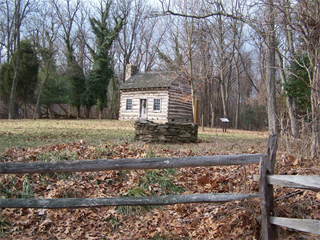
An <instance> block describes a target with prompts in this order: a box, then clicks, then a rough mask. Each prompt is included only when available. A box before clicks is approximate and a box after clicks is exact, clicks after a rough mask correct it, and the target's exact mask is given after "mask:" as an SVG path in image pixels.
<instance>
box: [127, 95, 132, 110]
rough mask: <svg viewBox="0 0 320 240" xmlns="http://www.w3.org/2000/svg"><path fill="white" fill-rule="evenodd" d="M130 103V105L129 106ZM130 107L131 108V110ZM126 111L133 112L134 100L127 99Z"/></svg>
mask: <svg viewBox="0 0 320 240" xmlns="http://www.w3.org/2000/svg"><path fill="white" fill-rule="evenodd" d="M129 102H130V104H129ZM129 106H130V108H129ZM126 111H128V112H132V98H127V99H126Z"/></svg>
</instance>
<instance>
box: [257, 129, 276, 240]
mask: <svg viewBox="0 0 320 240" xmlns="http://www.w3.org/2000/svg"><path fill="white" fill-rule="evenodd" d="M277 140H278V138H277V136H276V135H270V136H269V141H268V150H267V154H268V156H266V157H261V160H260V181H259V189H260V207H261V239H263V240H273V239H276V229H275V228H276V227H275V225H272V224H270V219H269V216H274V201H273V186H272V185H270V184H268V183H267V175H272V174H273V173H274V166H275V161H276V152H277V148H278V142H277Z"/></svg>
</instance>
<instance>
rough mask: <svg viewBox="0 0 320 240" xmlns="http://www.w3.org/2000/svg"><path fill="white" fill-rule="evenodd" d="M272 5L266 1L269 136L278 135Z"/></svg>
mask: <svg viewBox="0 0 320 240" xmlns="http://www.w3.org/2000/svg"><path fill="white" fill-rule="evenodd" d="M273 8H274V4H273V0H267V1H266V30H267V31H266V40H265V41H266V45H267V51H266V81H267V92H268V123H269V134H276V135H278V122H277V121H278V120H277V107H276V90H275V77H276V76H275V74H276V60H275V47H276V44H275V30H274V9H273Z"/></svg>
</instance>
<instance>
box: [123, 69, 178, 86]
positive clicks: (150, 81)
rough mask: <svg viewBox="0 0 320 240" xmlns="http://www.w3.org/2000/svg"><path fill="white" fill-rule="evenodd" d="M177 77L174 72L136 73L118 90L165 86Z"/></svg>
mask: <svg viewBox="0 0 320 240" xmlns="http://www.w3.org/2000/svg"><path fill="white" fill-rule="evenodd" d="M177 77H178V75H177V73H175V72H147V73H136V74H135V75H133V76H131V77H130V78H129V79H128V80H127V81H125V82H124V83H123V84H122V85H121V86H120V90H129V89H147V88H167V87H169V86H170V85H171V83H172V82H173V81H174V80H175V79H176V78H177Z"/></svg>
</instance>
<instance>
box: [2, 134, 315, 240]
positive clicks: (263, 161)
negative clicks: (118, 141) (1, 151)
mask: <svg viewBox="0 0 320 240" xmlns="http://www.w3.org/2000/svg"><path fill="white" fill-rule="evenodd" d="M276 151H277V137H276V136H275V135H271V136H270V137H269V142H268V150H267V154H249V155H213V156H196V157H180V158H141V159H114V160H110V159H105V160H85V161H59V162H26V163H21V162H19V163H17V162H1V163H0V174H17V173H70V172H94V171H109V170H133V169H164V168H183V167H201V166H231V165H245V164H252V163H259V162H260V176H259V179H260V181H259V187H260V195H259V194H247V193H206V194H189V195H164V196H148V197H114V198H50V199H0V207H1V208H86V207H102V206H136V205H142V206H143V205H172V204H181V203H223V202H230V201H239V200H244V199H250V198H257V197H260V199H261V222H262V232H261V237H262V239H275V238H276V236H275V225H281V226H286V227H289V228H295V229H298V230H302V231H307V232H312V233H316V234H320V232H319V229H320V221H317V220H303V223H304V225H305V226H306V227H304V228H301V227H300V226H301V224H300V222H299V223H298V225H299V226H298V227H295V225H297V224H295V223H296V221H298V220H295V219H285V220H283V219H282V218H278V217H274V210H273V186H272V185H273V184H274V185H276V184H283V185H284V186H290V187H299V188H306V189H312V190H317V191H319V186H320V178H319V176H318V177H313V178H312V179H313V180H314V181H313V180H312V181H311V180H309V177H312V176H306V177H308V178H305V179H304V181H303V182H301V181H300V180H302V178H301V179H300V178H297V177H298V176H293V179H294V180H293V181H291V182H290V181H289V182H288V179H287V178H288V177H289V176H285V177H283V176H276V175H272V174H273V169H274V164H275V159H276ZM301 177H302V176H301ZM297 179H299V181H298V180H297ZM311 183H312V184H311ZM270 213H271V214H270ZM299 221H301V220H299Z"/></svg>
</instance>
